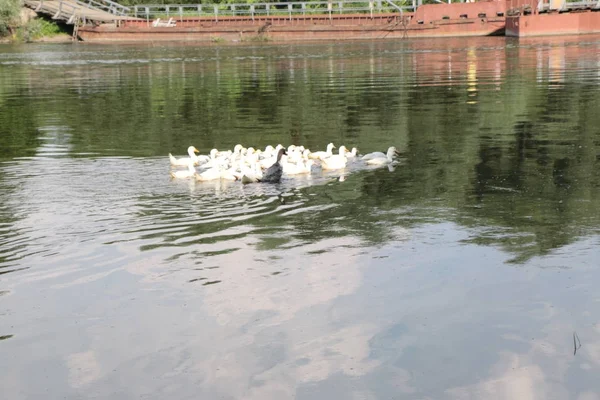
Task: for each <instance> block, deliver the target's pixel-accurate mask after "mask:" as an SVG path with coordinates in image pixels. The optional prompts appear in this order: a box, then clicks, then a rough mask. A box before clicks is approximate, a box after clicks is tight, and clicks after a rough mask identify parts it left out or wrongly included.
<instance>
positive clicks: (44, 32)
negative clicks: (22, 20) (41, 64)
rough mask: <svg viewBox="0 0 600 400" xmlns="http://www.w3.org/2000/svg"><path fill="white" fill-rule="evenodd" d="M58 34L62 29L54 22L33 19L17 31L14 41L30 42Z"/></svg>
mask: <svg viewBox="0 0 600 400" xmlns="http://www.w3.org/2000/svg"><path fill="white" fill-rule="evenodd" d="M0 1H2V0H0ZM59 33H62V29H61V27H60V26H59V25H57V24H56V23H55V22H52V21H48V20H45V19H43V18H35V19H32V20H29V22H27V24H25V25H23V26H21V27H19V29H17V35H16V36H17V37H16V39H17V40H19V41H23V42H31V41H33V40H37V39H40V38H43V37H52V36H56V35H58V34H59Z"/></svg>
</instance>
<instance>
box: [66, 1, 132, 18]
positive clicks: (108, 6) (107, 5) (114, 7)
mask: <svg viewBox="0 0 600 400" xmlns="http://www.w3.org/2000/svg"><path fill="white" fill-rule="evenodd" d="M76 3H77V4H81V5H82V6H85V7H89V8H95V9H97V10H102V11H106V12H108V13H110V14H114V15H120V16H127V15H130V14H131V8H129V7H125V6H124V5H122V4H119V3H115V2H114V1H111V0H76Z"/></svg>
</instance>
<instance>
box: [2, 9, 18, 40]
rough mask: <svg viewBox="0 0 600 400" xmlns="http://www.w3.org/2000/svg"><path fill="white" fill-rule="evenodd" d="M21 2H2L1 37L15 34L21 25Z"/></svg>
mask: <svg viewBox="0 0 600 400" xmlns="http://www.w3.org/2000/svg"><path fill="white" fill-rule="evenodd" d="M20 12H21V2H20V0H0V37H2V36H9V35H11V34H13V33H14V31H15V30H16V28H17V27H18V26H19V25H20V22H21V21H20Z"/></svg>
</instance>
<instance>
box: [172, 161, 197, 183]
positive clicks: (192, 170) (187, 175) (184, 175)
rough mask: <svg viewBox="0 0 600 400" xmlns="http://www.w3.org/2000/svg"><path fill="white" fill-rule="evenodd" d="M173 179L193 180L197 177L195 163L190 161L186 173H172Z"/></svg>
mask: <svg viewBox="0 0 600 400" xmlns="http://www.w3.org/2000/svg"><path fill="white" fill-rule="evenodd" d="M170 174H171V178H173V179H185V178H191V177H192V176H194V175H196V168H194V162H193V161H192V160H189V161H188V169H187V170H184V171H171V172H170Z"/></svg>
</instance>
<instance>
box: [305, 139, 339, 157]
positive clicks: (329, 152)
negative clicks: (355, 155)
mask: <svg viewBox="0 0 600 400" xmlns="http://www.w3.org/2000/svg"><path fill="white" fill-rule="evenodd" d="M333 149H335V145H334V144H333V143H329V144H328V145H327V151H315V152H314V153H310V154H309V157H310V158H312V159H319V160H323V159H324V158H327V157H331V156H332V155H333Z"/></svg>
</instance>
